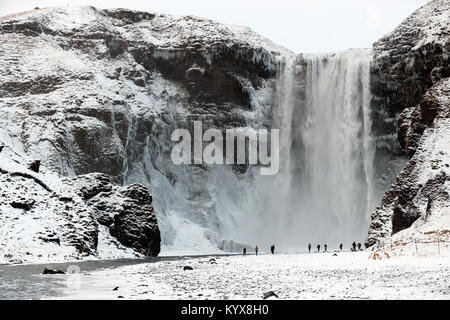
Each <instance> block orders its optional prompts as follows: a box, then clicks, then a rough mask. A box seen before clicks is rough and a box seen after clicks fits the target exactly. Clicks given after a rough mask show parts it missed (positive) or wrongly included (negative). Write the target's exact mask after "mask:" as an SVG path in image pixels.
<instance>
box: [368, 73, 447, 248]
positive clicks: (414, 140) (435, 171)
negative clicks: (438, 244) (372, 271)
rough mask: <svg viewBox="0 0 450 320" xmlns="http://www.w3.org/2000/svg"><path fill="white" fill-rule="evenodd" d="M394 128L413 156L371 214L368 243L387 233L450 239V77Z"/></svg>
mask: <svg viewBox="0 0 450 320" xmlns="http://www.w3.org/2000/svg"><path fill="white" fill-rule="evenodd" d="M398 132H399V141H400V144H401V145H402V147H404V148H405V149H406V150H407V152H408V154H409V156H410V157H411V158H410V160H409V162H408V163H407V164H406V166H405V167H404V168H403V170H402V171H401V172H400V174H399V175H398V177H397V179H396V181H395V182H394V183H393V184H392V185H391V186H390V187H389V188H388V190H387V191H386V193H385V195H384V197H383V200H382V203H381V206H380V207H379V208H377V210H376V211H375V212H374V213H373V214H372V223H371V225H370V229H369V235H368V238H367V241H366V245H367V246H371V245H374V244H376V243H379V242H385V241H388V240H390V239H391V236H392V240H391V241H394V242H395V241H402V242H407V241H408V240H409V241H411V240H412V239H414V240H416V239H420V240H426V241H430V240H432V241H437V239H439V240H440V241H446V240H448V239H449V238H450V232H449V230H450V78H447V79H444V80H441V81H440V82H438V83H437V84H436V85H435V86H433V87H432V88H431V89H429V90H428V91H427V93H426V94H425V95H424V96H423V97H422V99H421V101H420V103H419V104H418V105H417V106H415V107H411V108H407V109H405V110H404V111H403V112H402V113H401V115H400V120H399V131H398ZM408 228H410V229H408ZM405 229H408V230H405ZM402 230H404V232H401V231H402ZM413 231H414V232H413Z"/></svg>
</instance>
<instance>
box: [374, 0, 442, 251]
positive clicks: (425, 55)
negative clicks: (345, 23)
mask: <svg viewBox="0 0 450 320" xmlns="http://www.w3.org/2000/svg"><path fill="white" fill-rule="evenodd" d="M449 56H450V1H448V0H433V1H430V2H429V3H428V4H427V5H425V6H423V7H422V8H420V9H418V10H417V11H416V12H414V13H413V14H412V15H411V16H410V17H408V18H407V19H406V20H405V21H404V22H403V23H402V24H400V25H399V26H398V27H397V28H396V29H395V30H394V31H393V32H391V33H389V34H387V35H386V36H385V37H383V38H382V39H380V40H379V41H377V42H376V43H375V44H374V48H373V61H372V66H371V90H372V103H371V105H372V110H373V112H374V115H373V118H374V124H373V127H374V128H373V132H374V133H375V135H376V136H377V137H376V139H377V146H376V151H375V163H376V164H377V168H376V170H377V171H378V172H380V173H381V175H380V179H379V181H382V182H381V183H382V184H385V181H386V180H389V179H386V177H390V176H393V175H395V174H396V171H399V172H400V173H399V175H398V176H397V178H396V181H395V182H394V183H393V184H392V185H391V186H390V187H389V188H387V191H386V193H385V195H384V197H383V199H382V202H381V206H380V207H379V208H378V209H377V210H375V211H374V212H373V213H372V223H371V226H370V228H369V235H368V238H367V241H366V244H367V245H373V244H375V243H379V242H387V243H391V240H395V239H399V240H400V239H403V240H401V241H400V242H403V243H405V242H408V241H411V240H412V239H416V238H417V239H422V238H423V239H422V240H423V241H437V240H438V239H440V240H441V241H442V240H445V239H448V234H447V233H448V230H449V229H450V225H449V220H448V214H449V212H448V206H449V201H448V195H449V185H448V177H449V174H448V165H449V162H450V160H449V154H450V143H449V140H448V137H449V136H450V131H449V127H448V125H449V123H448V117H449V116H448V110H449V108H450V103H449V78H448V77H449V76H450V64H449ZM408 157H409V158H410V159H409V162H408ZM402 168H403V169H402ZM400 170H401V171H400ZM411 225H412V226H411ZM408 228H409V229H408ZM404 229H408V230H405V231H402V230H404ZM392 234H395V235H393V237H392V239H391V235H392ZM407 239H409V240H407Z"/></svg>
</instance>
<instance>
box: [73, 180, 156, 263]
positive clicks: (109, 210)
mask: <svg viewBox="0 0 450 320" xmlns="http://www.w3.org/2000/svg"><path fill="white" fill-rule="evenodd" d="M72 181H73V182H74V183H75V184H76V185H77V186H78V189H79V190H80V193H81V195H82V196H83V198H84V199H85V200H86V203H87V205H88V206H89V207H90V208H91V209H92V210H93V213H94V216H95V217H96V218H97V221H98V222H99V223H100V224H102V225H105V226H107V227H108V228H109V231H110V233H111V235H112V236H113V237H115V238H117V240H119V242H120V243H121V244H122V245H124V246H126V247H129V248H133V249H134V250H136V251H137V252H139V253H141V254H144V255H149V256H157V255H158V254H159V252H160V243H161V235H160V231H159V228H158V223H157V220H156V216H155V212H154V209H153V205H152V202H153V199H152V196H151V195H150V193H149V191H148V189H147V187H145V186H144V185H141V184H132V185H127V186H124V187H119V186H117V185H113V184H111V182H110V178H109V177H108V176H107V175H105V174H100V173H92V174H87V175H83V176H78V177H75V178H74V179H73V180H72Z"/></svg>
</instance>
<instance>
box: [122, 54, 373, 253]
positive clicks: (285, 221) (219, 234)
mask: <svg viewBox="0 0 450 320" xmlns="http://www.w3.org/2000/svg"><path fill="white" fill-rule="evenodd" d="M369 63H370V51H369V50H350V51H345V52H340V53H335V54H326V55H306V56H303V55H299V56H294V55H292V56H285V57H282V58H280V61H279V64H278V72H277V74H278V76H277V79H276V86H275V88H274V90H273V93H274V94H273V101H272V103H271V104H270V103H269V104H268V105H272V108H268V109H264V108H263V109H261V112H260V113H259V116H258V117H255V118H253V119H252V121H253V122H251V121H250V122H251V123H252V125H253V126H255V128H261V127H262V126H263V123H265V124H267V123H271V127H272V128H275V129H280V170H279V172H278V174H276V175H274V176H260V175H259V174H258V173H256V172H259V169H257V168H256V167H253V168H251V169H250V170H249V171H247V172H246V173H245V174H236V173H235V172H233V170H232V168H231V167H230V166H221V165H219V166H207V167H206V166H203V167H195V166H189V165H182V166H173V165H172V164H171V162H170V158H167V154H170V153H169V152H166V151H168V150H166V149H168V148H169V149H170V147H169V146H170V145H171V142H170V132H172V131H173V129H175V128H177V127H180V126H181V127H182V126H183V124H177V123H176V121H175V120H173V123H171V125H170V126H167V125H166V124H162V125H161V126H154V127H155V130H157V131H156V132H155V133H154V134H152V135H150V136H149V137H148V139H147V141H146V143H145V145H146V147H145V148H144V149H145V150H146V152H145V153H144V156H143V158H142V160H141V161H140V162H139V163H136V164H134V165H133V168H134V169H133V170H132V171H130V172H128V177H127V183H131V182H140V181H142V177H143V176H146V177H147V180H146V181H144V183H148V185H149V186H150V188H151V191H152V193H153V196H154V199H155V201H154V204H155V208H156V210H157V212H159V215H158V220H159V224H160V227H161V230H162V238H163V250H169V251H174V250H175V251H178V250H182V251H191V250H194V251H201V252H206V251H208V252H209V251H213V250H214V248H215V247H217V245H218V244H219V243H220V242H221V241H222V240H234V241H237V242H241V243H247V244H250V245H255V244H258V245H260V246H261V247H268V246H269V245H270V244H272V243H276V244H277V247H278V248H281V249H285V250H290V249H298V248H305V247H306V245H307V243H309V242H311V243H315V244H316V243H321V244H323V243H327V244H328V245H329V246H330V248H332V247H333V246H334V247H336V246H337V245H339V243H345V244H346V245H347V246H348V245H349V244H350V243H351V242H353V241H363V240H364V238H365V235H366V232H367V227H368V213H369V212H370V209H372V207H373V205H372V199H371V195H372V180H373V179H372V153H373V151H372V149H373V148H372V140H371V135H370V128H371V120H370V110H369V105H370V92H369ZM265 92H266V91H264V94H265ZM265 98H266V96H264V99H265ZM268 99H269V100H270V96H269V97H268ZM269 102H270V101H269ZM174 109H175V108H174ZM267 110H269V111H270V112H269V113H267ZM175 118H176V117H175V116H174V119H175ZM258 123H259V124H258ZM158 128H159V129H158ZM170 177H171V178H170ZM169 178H170V179H169ZM171 180H172V182H171ZM173 181H175V183H173Z"/></svg>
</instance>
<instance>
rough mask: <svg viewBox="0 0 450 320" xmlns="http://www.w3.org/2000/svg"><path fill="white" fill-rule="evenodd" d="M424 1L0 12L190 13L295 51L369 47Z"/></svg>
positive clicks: (185, 0) (50, 1) (23, 0)
mask: <svg viewBox="0 0 450 320" xmlns="http://www.w3.org/2000/svg"><path fill="white" fill-rule="evenodd" d="M428 1H429V0H221V1H216V0H81V1H72V0H0V16H3V15H6V14H10V13H14V12H19V11H25V10H30V9H32V8H34V7H48V6H67V5H70V6H75V5H93V6H96V7H100V8H113V7H122V8H130V9H136V10H145V11H149V12H160V13H171V14H176V15H196V16H201V17H205V18H210V19H213V20H216V21H219V22H223V23H227V24H237V25H245V26H248V27H250V28H252V29H253V30H254V31H256V32H258V33H259V34H261V35H263V36H265V37H267V38H269V39H271V40H272V41H274V42H276V43H278V44H280V45H282V46H285V47H287V48H289V49H291V50H293V51H295V52H297V53H298V52H305V53H307V52H310V53H311V52H329V51H338V50H344V49H348V48H362V47H370V46H371V45H372V43H373V42H375V41H376V40H377V39H379V38H380V37H381V36H383V35H384V34H386V33H388V32H390V31H391V30H393V29H394V28H395V27H396V26H397V25H398V24H400V23H401V22H402V21H403V20H404V19H405V18H406V17H407V16H408V15H409V14H411V13H412V12H414V10H416V9H418V8H419V7H421V6H422V5H424V4H425V3H427V2H428Z"/></svg>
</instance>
